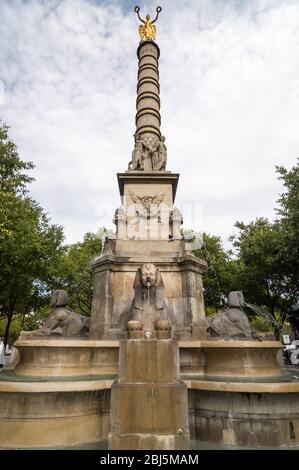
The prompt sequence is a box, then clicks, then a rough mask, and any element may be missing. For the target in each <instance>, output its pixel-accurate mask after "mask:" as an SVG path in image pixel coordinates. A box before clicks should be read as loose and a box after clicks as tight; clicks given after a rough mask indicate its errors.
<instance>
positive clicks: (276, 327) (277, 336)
mask: <svg viewBox="0 0 299 470" xmlns="http://www.w3.org/2000/svg"><path fill="white" fill-rule="evenodd" d="M280 331H281V330H280V328H278V326H275V327H274V334H275V338H276V341H279V338H280Z"/></svg>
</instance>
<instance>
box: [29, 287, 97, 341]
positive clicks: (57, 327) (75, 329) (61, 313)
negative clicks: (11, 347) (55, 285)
mask: <svg viewBox="0 0 299 470" xmlns="http://www.w3.org/2000/svg"><path fill="white" fill-rule="evenodd" d="M67 304H68V294H67V292H66V291H65V290H56V291H54V292H53V294H52V298H51V303H50V305H51V307H53V311H52V313H50V315H49V316H48V318H47V319H46V321H45V324H44V325H43V326H42V327H41V328H39V329H38V330H34V331H22V332H21V337H22V338H24V337H27V338H28V339H29V338H32V337H43V336H61V337H64V336H86V335H87V333H88V332H89V318H88V317H85V316H84V315H79V314H78V313H76V312H73V311H72V310H71V309H70V308H69V307H68V306H67Z"/></svg>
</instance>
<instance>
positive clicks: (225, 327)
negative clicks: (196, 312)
mask: <svg viewBox="0 0 299 470" xmlns="http://www.w3.org/2000/svg"><path fill="white" fill-rule="evenodd" d="M245 306H246V304H245V300H244V297H243V294H242V292H239V291H235V292H230V293H229V294H228V308H227V309H226V310H223V311H222V312H220V313H218V314H217V315H213V316H211V317H207V322H208V327H207V332H208V333H209V335H210V336H212V337H220V338H224V337H229V338H234V339H239V338H248V339H252V338H254V339H260V338H259V336H258V334H257V333H256V332H255V331H254V330H253V329H252V328H251V325H250V323H249V320H248V317H247V315H246V313H245V312H244V310H243V309H244V308H245Z"/></svg>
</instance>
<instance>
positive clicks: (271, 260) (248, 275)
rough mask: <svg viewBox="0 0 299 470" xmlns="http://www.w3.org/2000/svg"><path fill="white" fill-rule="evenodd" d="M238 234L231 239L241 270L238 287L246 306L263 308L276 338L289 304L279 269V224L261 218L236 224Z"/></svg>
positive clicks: (286, 279)
mask: <svg viewBox="0 0 299 470" xmlns="http://www.w3.org/2000/svg"><path fill="white" fill-rule="evenodd" d="M236 227H237V228H238V230H239V233H238V234H237V235H235V236H234V237H232V240H233V245H234V247H235V248H236V250H237V252H238V256H239V260H240V263H241V264H242V266H243V269H242V276H241V277H240V287H241V288H242V290H243V293H244V296H245V299H246V301H247V302H249V303H252V304H257V305H260V306H263V307H265V308H266V311H267V312H269V313H270V315H271V316H272V319H273V323H274V324H275V335H276V337H277V339H278V338H279V336H280V333H281V329H282V327H283V324H284V322H285V320H286V317H287V313H288V310H289V308H290V306H291V304H292V295H290V285H289V277H288V276H287V275H286V273H285V271H284V269H283V265H282V252H281V244H282V230H281V225H280V223H279V222H274V223H271V222H269V221H268V220H267V219H265V218H258V219H256V220H255V221H254V222H250V223H249V224H244V223H242V222H237V223H236Z"/></svg>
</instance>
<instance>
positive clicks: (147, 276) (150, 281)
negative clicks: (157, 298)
mask: <svg viewBox="0 0 299 470" xmlns="http://www.w3.org/2000/svg"><path fill="white" fill-rule="evenodd" d="M140 273H141V284H142V285H143V286H145V287H153V286H155V285H156V281H157V268H156V266H155V265H154V264H152V263H145V264H143V265H142V266H141V270H140Z"/></svg>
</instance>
